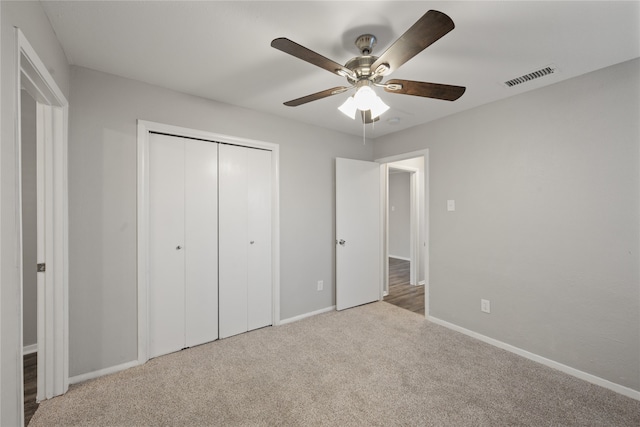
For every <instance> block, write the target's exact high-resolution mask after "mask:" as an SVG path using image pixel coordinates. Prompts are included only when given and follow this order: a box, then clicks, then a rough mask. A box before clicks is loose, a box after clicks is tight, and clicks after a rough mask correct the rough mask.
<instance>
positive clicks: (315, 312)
mask: <svg viewBox="0 0 640 427" xmlns="http://www.w3.org/2000/svg"><path fill="white" fill-rule="evenodd" d="M335 309H336V306H335V305H332V306H331V307H327V308H323V309H320V310H316V311H312V312H311V313H305V314H301V315H299V316H294V317H290V318H288V319H282V320H281V321H280V323H279V324H280V325H286V324H287V323H293V322H297V321H298V320H302V319H306V318H307V317H312V316H316V315H318V314H322V313H328V312H330V311H334V310H335Z"/></svg>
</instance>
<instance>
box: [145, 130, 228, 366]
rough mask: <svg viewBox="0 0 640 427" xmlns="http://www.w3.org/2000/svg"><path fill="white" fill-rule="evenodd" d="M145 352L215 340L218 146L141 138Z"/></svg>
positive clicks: (159, 352) (155, 353)
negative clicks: (145, 207) (145, 210)
mask: <svg viewBox="0 0 640 427" xmlns="http://www.w3.org/2000/svg"><path fill="white" fill-rule="evenodd" d="M149 142H150V144H149V356H150V357H156V356H160V355H163V354H167V353H171V352H174V351H178V350H181V349H183V348H185V347H191V346H194V345H198V344H202V343H205V342H209V341H213V340H215V339H217V338H218V193H217V191H218V182H217V176H218V172H217V167H218V144H216V143H212V142H206V141H198V140H193V139H189V138H181V137H176V136H168V135H160V134H151V135H150V140H149Z"/></svg>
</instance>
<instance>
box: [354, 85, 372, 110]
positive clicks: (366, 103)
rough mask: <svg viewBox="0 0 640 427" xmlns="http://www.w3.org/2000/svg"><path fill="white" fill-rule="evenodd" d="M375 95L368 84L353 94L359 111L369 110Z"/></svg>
mask: <svg viewBox="0 0 640 427" xmlns="http://www.w3.org/2000/svg"><path fill="white" fill-rule="evenodd" d="M376 97H377V96H376V93H375V92H374V91H373V89H371V88H370V87H369V86H362V87H361V88H360V89H358V91H357V92H356V94H355V95H353V99H354V101H355V102H356V107H358V110H360V111H365V110H370V109H371V106H372V105H373V104H374V102H375V101H376Z"/></svg>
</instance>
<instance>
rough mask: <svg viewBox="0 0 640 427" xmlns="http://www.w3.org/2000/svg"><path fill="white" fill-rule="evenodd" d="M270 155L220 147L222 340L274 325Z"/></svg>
mask: <svg viewBox="0 0 640 427" xmlns="http://www.w3.org/2000/svg"><path fill="white" fill-rule="evenodd" d="M271 155H272V154H271V152H270V151H266V150H259V149H251V148H246V147H238V146H233V145H224V144H223V145H221V146H220V157H219V165H220V174H219V180H220V186H219V188H220V190H219V206H220V208H219V215H220V237H219V239H220V252H219V260H220V264H219V269H220V276H219V277H220V287H219V288H220V295H219V297H220V338H226V337H229V336H232V335H236V334H239V333H242V332H247V331H250V330H252V329H257V328H261V327H263V326H268V325H271V324H272V319H273V314H272V312H273V298H272V292H273V289H272V271H271V260H272V247H271V244H272V236H271V219H272V216H271V195H272V183H271Z"/></svg>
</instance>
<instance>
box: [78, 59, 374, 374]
mask: <svg viewBox="0 0 640 427" xmlns="http://www.w3.org/2000/svg"><path fill="white" fill-rule="evenodd" d="M72 70H73V71H72V78H71V106H70V140H69V224H70V225H69V227H70V235H69V251H70V253H69V263H70V267H69V269H70V271H69V276H70V277H69V281H70V283H69V307H70V313H69V328H70V331H69V335H70V337H69V345H70V349H69V355H70V356H69V357H70V360H69V365H70V366H69V372H70V376H75V375H80V374H84V373H87V372H91V371H95V370H98V369H103V368H108V367H111V366H116V365H119V364H122V363H126V362H129V361H132V360H135V359H136V358H137V302H136V292H137V291H136V289H137V288H136V120H137V119H143V120H150V121H155V122H161V123H167V124H171V125H176V126H182V127H187V128H194V129H201V130H206V131H211V132H215V133H221V134H226V135H233V136H238V137H243V138H249V139H257V140H263V141H267V142H273V143H277V144H279V145H280V227H281V229H280V230H281V231H280V249H281V259H280V268H281V270H280V276H281V278H280V279H281V280H280V292H281V299H280V303H281V318H282V319H286V318H290V317H294V316H297V315H300V314H304V313H308V312H312V311H316V310H320V309H323V308H326V307H330V306H332V305H334V304H335V295H334V284H333V283H334V246H335V244H334V239H335V237H334V236H335V224H334V186H335V184H334V164H335V157H348V158H354V159H368V160H370V159H372V150H373V147H372V145H371V144H367V145H364V146H363V144H362V140H361V139H360V138H358V137H353V136H346V135H342V134H339V133H336V132H331V131H328V130H325V129H321V128H318V127H314V126H309V125H303V124H299V123H294V122H291V121H288V120H284V119H281V118H278V117H275V116H271V115H265V114H262V113H257V112H253V111H250V110H245V109H240V108H236V107H232V106H229V105H225V104H221V103H217V102H212V101H208V100H205V99H202V98H197V97H193V96H189V95H184V94H180V93H177V92H173V91H169V90H166V89H162V88H159V87H157V86H151V85H148V84H144V83H140V82H136V81H133V80H128V79H124V78H119V77H115V76H112V75H108V74H104V73H100V72H96V71H92V70H88V69H84V68H75V67H74V68H73V69H72ZM318 280H324V283H325V286H324V290H323V291H320V292H318V291H317V290H316V283H317V281H318Z"/></svg>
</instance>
